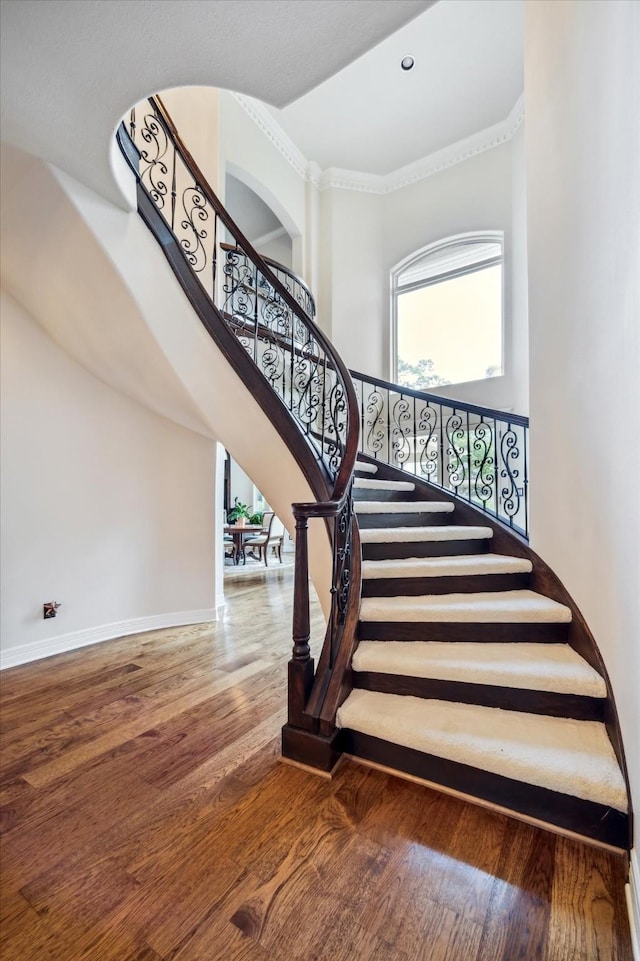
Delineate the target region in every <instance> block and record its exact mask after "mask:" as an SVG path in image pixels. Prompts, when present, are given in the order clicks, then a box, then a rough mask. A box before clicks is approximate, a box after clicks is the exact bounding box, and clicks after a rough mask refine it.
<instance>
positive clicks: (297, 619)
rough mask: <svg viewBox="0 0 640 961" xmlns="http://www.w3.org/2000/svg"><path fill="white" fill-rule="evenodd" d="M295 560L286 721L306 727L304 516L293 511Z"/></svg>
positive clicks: (309, 661) (309, 673)
mask: <svg viewBox="0 0 640 961" xmlns="http://www.w3.org/2000/svg"><path fill="white" fill-rule="evenodd" d="M294 514H295V518H296V563H295V570H294V586H293V652H292V656H291V660H290V661H289V724H291V725H294V726H295V727H308V726H309V719H308V718H306V717H305V715H304V712H305V707H306V705H307V703H308V700H309V695H310V694H311V687H312V685H313V672H314V665H313V658H312V657H311V651H310V648H309V639H310V636H311V622H310V617H309V555H308V546H307V516H306V515H305V514H298V513H296V512H295V509H294Z"/></svg>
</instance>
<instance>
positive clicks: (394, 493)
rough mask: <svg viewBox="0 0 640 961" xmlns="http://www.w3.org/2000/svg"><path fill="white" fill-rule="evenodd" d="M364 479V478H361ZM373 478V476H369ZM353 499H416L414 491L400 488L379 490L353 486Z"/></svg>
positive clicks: (395, 500)
mask: <svg viewBox="0 0 640 961" xmlns="http://www.w3.org/2000/svg"><path fill="white" fill-rule="evenodd" d="M363 479H364V478H363ZM370 479H371V480H373V479H374V478H370ZM353 499H354V500H355V501H394V502H397V501H413V500H415V499H416V494H415V491H402V490H380V489H379V488H378V489H376V488H372V487H354V488H353Z"/></svg>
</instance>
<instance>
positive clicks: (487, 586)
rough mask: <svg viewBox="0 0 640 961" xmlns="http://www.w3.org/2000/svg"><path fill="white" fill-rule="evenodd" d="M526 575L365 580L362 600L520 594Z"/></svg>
mask: <svg viewBox="0 0 640 961" xmlns="http://www.w3.org/2000/svg"><path fill="white" fill-rule="evenodd" d="M530 581H531V575H530V574H469V575H467V576H464V577H462V576H461V577H456V576H451V577H367V578H364V579H363V581H362V596H363V597H411V596H420V595H422V594H475V593H479V592H481V591H520V590H525V589H526V588H528V587H529V584H530Z"/></svg>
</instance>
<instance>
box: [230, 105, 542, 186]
mask: <svg viewBox="0 0 640 961" xmlns="http://www.w3.org/2000/svg"><path fill="white" fill-rule="evenodd" d="M232 96H233V97H234V99H235V100H236V101H237V102H238V103H239V104H240V106H241V107H242V108H243V109H244V110H245V111H246V112H247V113H248V115H249V116H250V117H251V119H252V120H253V121H254V123H255V124H257V126H258V127H259V128H260V130H262V132H263V133H264V134H265V136H266V137H267V138H268V139H269V140H270V141H271V143H272V144H273V145H274V146H275V147H276V148H277V150H278V151H279V152H280V153H281V154H282V156H283V157H284V158H285V159H286V160H287V161H288V162H289V163H290V164H291V166H292V167H293V168H294V170H295V171H296V172H297V173H298V174H299V175H300V176H301V177H302V178H303V179H304V180H306V181H308V182H309V183H311V184H313V185H314V186H315V187H317V188H318V189H319V190H354V191H358V192H360V193H369V194H389V193H393V192H394V191H396V190H401V189H402V188H403V187H408V186H410V185H411V184H414V183H417V182H418V181H419V180H425V179H426V178H427V177H431V176H433V174H437V173H441V172H442V171H443V170H446V169H448V168H449V167H454V166H456V164H459V163H463V162H464V161H465V160H470V159H471V158H472V157H476V156H477V155H478V154H481V153H484V152H485V151H486V150H493V148H494V147H499V146H501V145H502V144H504V143H508V142H509V141H510V140H511V139H512V137H513V136H514V135H515V133H516V131H517V130H518V129H519V127H520V126H521V125H522V123H523V121H524V94H521V95H520V96H519V97H518V99H517V100H516V102H515V104H514V105H513V107H512V108H511V110H510V111H509V114H508V116H507V117H506V118H505V119H504V120H501V121H499V122H498V123H496V124H494V125H493V126H491V127H487V128H486V129H484V130H480V131H478V133H475V134H472V135H471V136H470V137H465V138H464V139H463V140H459V141H457V142H456V143H453V144H450V145H449V146H448V147H443V149H442V150H437V151H435V152H434V153H431V154H429V155H428V156H426V157H422V158H421V159H420V160H415V161H413V163H410V164H407V165H406V166H404V167H399V168H398V169H397V170H393V171H391V173H388V174H371V173H366V172H365V171H361V170H347V169H343V168H340V167H328V168H327V169H326V170H321V168H320V166H319V165H318V164H317V163H316V162H315V161H313V160H310V161H308V160H307V159H306V157H305V156H304V154H303V153H302V151H301V150H300V149H299V148H298V147H297V146H296V145H295V144H294V142H293V141H292V140H291V138H290V137H289V135H288V134H287V133H285V131H284V130H283V129H282V127H281V126H280V124H279V123H278V121H277V120H276V119H275V117H274V116H273V115H272V114H271V113H270V112H269V111H268V110H267V108H266V107H265V106H263V104H261V103H260V102H259V101H257V100H253V98H251V97H246V96H244V95H243V94H239V93H233V94H232Z"/></svg>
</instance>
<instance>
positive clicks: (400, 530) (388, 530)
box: [360, 524, 493, 544]
mask: <svg viewBox="0 0 640 961" xmlns="http://www.w3.org/2000/svg"><path fill="white" fill-rule="evenodd" d="M486 537H493V531H492V530H491V528H490V527H471V526H469V527H467V526H462V525H456V524H449V525H446V526H442V527H428V526H427V527H377V528H376V527H372V528H367V529H365V530H361V531H360V540H361V542H362V543H363V544H390V543H394V542H395V543H402V542H404V541H468V540H483V539H484V538H486Z"/></svg>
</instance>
